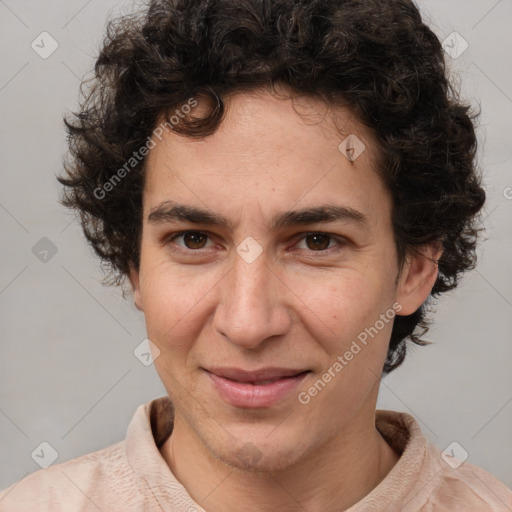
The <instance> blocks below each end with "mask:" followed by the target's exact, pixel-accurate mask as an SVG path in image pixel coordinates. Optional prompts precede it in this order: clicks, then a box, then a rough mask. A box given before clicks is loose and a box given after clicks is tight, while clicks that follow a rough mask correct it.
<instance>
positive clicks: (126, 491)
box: [0, 441, 137, 512]
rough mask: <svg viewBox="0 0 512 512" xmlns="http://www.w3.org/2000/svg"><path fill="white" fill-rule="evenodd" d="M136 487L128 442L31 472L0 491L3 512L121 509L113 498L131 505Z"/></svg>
mask: <svg viewBox="0 0 512 512" xmlns="http://www.w3.org/2000/svg"><path fill="white" fill-rule="evenodd" d="M136 487H137V478H136V475H135V473H134V471H133V470H132V468H131V466H130V465H129V463H128V459H127V457H126V442H125V441H121V442H119V443H117V444H114V445H111V446H109V447H107V448H104V449H102V450H98V451H95V452H91V453H88V454H85V455H82V456H80V457H77V458H75V459H72V460H69V461H67V462H63V463H60V464H55V465H53V466H50V467H48V468H46V469H40V470H38V471H36V472H34V473H31V474H30V475H28V476H26V477H25V478H23V479H21V480H19V481H18V482H16V483H14V484H13V485H11V486H10V487H8V488H7V489H5V490H3V491H1V492H0V511H2V512H11V511H12V512H14V511H16V512H24V511H29V510H31V511H32V510H34V509H37V510H38V511H39V512H45V511H48V512H50V511H51V512H60V511H66V512H85V511H87V512H88V511H89V510H91V511H92V510H94V511H97V510H118V508H117V505H119V503H118V504H115V503H112V502H111V500H112V497H113V496H124V497H126V499H127V501H126V503H128V502H129V499H130V496H135V494H133V493H134V489H136ZM123 501H125V499H124V498H123ZM132 510H134V508H132Z"/></svg>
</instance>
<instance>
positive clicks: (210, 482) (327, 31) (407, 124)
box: [0, 0, 512, 512]
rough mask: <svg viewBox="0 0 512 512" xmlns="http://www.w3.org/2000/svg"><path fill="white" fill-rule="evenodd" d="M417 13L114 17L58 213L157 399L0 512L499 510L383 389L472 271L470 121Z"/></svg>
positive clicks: (392, 6) (213, 9)
mask: <svg viewBox="0 0 512 512" xmlns="http://www.w3.org/2000/svg"><path fill="white" fill-rule="evenodd" d="M443 64H444V62H443V54H442V49H441V45H440V43H439V41H438V39H437V38H436V37H435V35H434V34H433V33H432V32H431V31H430V30H429V29H428V28H427V27H426V26H425V25H424V24H423V23H422V21H421V17H420V14H419V13H418V11H417V9H416V8H415V6H414V5H413V4H412V3H411V2H410V1H409V0H393V1H387V2H381V1H379V0H359V1H357V0H355V1H350V2H348V1H346V2H345V1H340V0H336V1H334V0H333V1H326V0H323V1H321V2H320V1H305V0H302V1H300V0H297V1H292V0H280V1H270V0H265V1H261V0H246V1H242V0H217V1H207V0H197V1H190V0H187V1H176V2H174V1H155V2H151V4H150V5H149V8H148V10H147V12H144V13H142V14H141V16H140V17H139V18H137V19H134V18H128V17H127V18H125V19H121V20H119V22H118V23H117V24H116V25H111V26H110V27H109V31H108V35H107V38H106V40H105V44H104V46H103V48H102V51H101V54H100V56H99V58H98V61H97V63H96V79H95V82H94V83H93V87H92V89H91V91H90V93H89V96H88V97H87V99H86V101H85V102H84V104H83V107H82V111H81V112H80V113H79V114H78V115H77V116H76V118H75V119H74V120H68V121H67V126H68V130H69V135H70V148H71V156H72V158H71V159H70V160H69V161H68V163H67V171H68V176H67V177H66V178H60V182H61V183H62V184H64V185H65V186H66V187H67V192H66V195H65V197H64V199H63V203H64V204H66V205H67V206H70V207H73V208H76V209H78V210H79V211H80V212H81V215H82V217H81V218H82V225H83V228H84V233H85V235H86V237H87V239H88V240H89V242H90V243H91V244H92V245H93V247H94V248H95V250H96V251H97V253H98V254H99V256H100V257H101V258H102V259H103V260H104V261H105V262H107V263H108V264H110V265H111V268H112V276H113V281H112V282H117V283H121V281H122V280H123V279H124V278H128V279H129V282H130V284H131V287H132V289H133V293H134V301H135V305H136V307H137V308H138V309H139V310H140V311H143V313H144V317H145V321H146V326H147V333H148V338H149V340H151V341H150V342H149V347H150V349H151V352H152V356H153V359H154V364H155V367H156V369H157V371H158V374H159V376H160V378H161V380H162V382H163V384H164V385H165V388H166V390H167V392H168V395H169V396H168V397H162V398H159V399H155V400H153V401H152V402H150V403H149V404H145V405H143V406H141V407H140V408H139V409H138V410H137V412H136V414H135V416H134V418H133V420H132V422H131V424H130V426H129V428H128V433H127V438H126V440H124V441H122V442H120V443H118V444H116V445H113V446H111V447H108V448H106V449H104V450H100V451H98V452H95V453H92V454H87V455H84V456H82V457H79V458H77V459H74V460H72V461H68V462H65V463H62V464H58V465H55V466H52V467H50V468H48V469H45V470H41V471H39V472H36V473H34V474H32V475H30V476H28V477H27V478H25V479H24V480H22V481H21V482H19V483H17V484H15V485H14V486H12V487H11V488H9V489H7V490H6V491H4V493H3V494H2V495H0V507H1V509H2V510H6V511H10V510H13V511H14V510H17V511H20V510H32V509H34V508H37V510H48V511H50V510H51V511H57V510H66V511H70V512H71V511H72V512H74V511H85V510H103V511H127V510H168V511H195V510H197V511H203V510H205V511H208V512H225V511H233V510H236V511H238V512H240V511H242V512H243V511H254V510H261V511H274V510H286V511H300V510H309V511H322V512H330V511H341V510H350V511H351V512H362V511H369V510H379V511H382V510H389V511H397V510H403V511H418V510H422V511H427V510H429V511H430V510H436V511H438V510H480V511H484V510H485V511H491V510H492V511H497V510H498V511H501V510H503V511H505V510H511V509H512V492H511V491H510V490H508V489H507V488H506V487H505V486H504V485H503V484H502V483H501V482H500V481H498V480H497V479H496V478H494V477H493V476H491V475H490V474H489V473H487V472H485V471H484V470H482V469H480V468H477V467H475V466H472V465H471V464H468V463H464V464H462V465H459V464H457V463H453V461H450V462H451V463H447V462H446V461H445V460H443V457H442V456H441V454H440V452H439V450H438V449H437V448H436V447H434V446H433V445H432V444H430V443H429V442H428V441H427V440H426V439H425V438H424V437H423V435H422V433H421V431H420V429H419V426H418V424H417V423H416V421H415V420H414V419H413V418H412V417H411V416H409V415H407V414H404V413H396V412H391V411H377V412H376V402H377V395H378V390H379V384H380V377H381V375H382V373H383V372H384V373H389V372H390V371H393V370H394V369H395V368H397V367H398V366H399V365H400V363H401V362H402V361H403V358H404V357H405V353H406V342H407V340H409V341H413V342H416V343H418V344H422V343H423V342H422V340H421V338H420V336H421V334H422V331H423V332H424V331H425V329H426V327H427V320H426V318H425V310H424V305H425V303H426V301H427V300H428V299H429V297H431V296H437V295H439V294H440V293H442V292H444V291H447V290H449V289H452V288H454V287H455V286H456V284H457V282H458V278H459V276H460V275H461V274H462V273H463V272H464V271H466V270H468V269H469V268H471V267H472V266H473V265H474V262H475V257H474V250H475V241H476V240H475V236H476V215H477V214H478V212H479V210H480V209H481V207H482V205H483V203H484V197H485V196H484V192H483V190H482V188H481V186H480V183H479V178H478V176H477V173H476V171H475V163H474V156H475V149H476V143H475V133H474V127H473V123H472V118H471V115H470V112H469V108H468V107H467V106H465V105H463V104H462V103H461V102H459V101H458V100H457V99H456V98H455V97H452V95H451V94H449V92H450V88H449V84H448V82H447V80H446V77H445V73H444V65H443Z"/></svg>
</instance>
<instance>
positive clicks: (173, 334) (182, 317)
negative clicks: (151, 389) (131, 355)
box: [141, 263, 219, 350]
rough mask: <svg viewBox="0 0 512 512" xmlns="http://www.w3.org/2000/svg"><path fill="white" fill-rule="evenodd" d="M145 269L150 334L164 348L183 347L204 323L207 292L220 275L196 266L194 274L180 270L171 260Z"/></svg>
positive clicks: (143, 295) (143, 283)
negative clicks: (201, 271)
mask: <svg viewBox="0 0 512 512" xmlns="http://www.w3.org/2000/svg"><path fill="white" fill-rule="evenodd" d="M144 270H145V272H144V280H143V281H141V298H142V301H143V304H144V316H145V321H146V327H147V332H148V337H149V338H150V339H151V340H154V341H155V342H156V343H157V345H158V346H161V350H168V349H169V348H171V346H172V348H173V350H174V349H175V350H180V349H181V348H183V347H182V346H184V345H185V344H186V343H187V342H188V340H189V339H190V338H191V337H192V336H193V335H195V334H197V333H198V332H199V330H200V329H201V326H202V324H204V318H203V317H204V315H205V314H207V312H206V311H205V304H206V303H207V302H208V294H209V293H210V292H214V287H215V285H216V284H218V282H219V278H218V277H217V278H215V277H216V276H213V275H210V274H208V273H201V274H199V273H198V272H197V269H196V272H195V275H194V273H193V270H192V271H187V270H183V269H181V270H180V272H178V271H177V269H176V267H174V268H173V267H172V266H171V265H169V264H168V263H163V264H160V265H157V266H152V267H151V268H149V267H146V269H144Z"/></svg>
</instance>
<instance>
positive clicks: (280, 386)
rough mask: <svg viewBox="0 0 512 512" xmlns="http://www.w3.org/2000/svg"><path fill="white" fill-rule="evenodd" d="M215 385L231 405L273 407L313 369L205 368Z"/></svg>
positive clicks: (221, 395)
mask: <svg viewBox="0 0 512 512" xmlns="http://www.w3.org/2000/svg"><path fill="white" fill-rule="evenodd" d="M206 372H207V374H208V376H209V377H210V381H211V382H212V384H213V387H214V388H215V390H216V391H217V393H218V394H219V395H220V397H221V398H222V399H223V400H224V401H225V402H227V403H228V404H230V405H233V406H235V407H244V408H262V407H270V406H271V405H274V404H276V403H278V402H279V401H281V400H283V399H284V398H286V397H287V396H288V395H290V393H291V392H292V391H293V390H294V389H295V388H296V387H297V386H298V385H299V384H300V383H301V382H302V381H303V380H304V378H305V377H306V376H307V375H308V374H309V373H310V370H304V369H300V368H264V369H260V370H254V371H247V370H242V369H239V368H211V369H209V370H206Z"/></svg>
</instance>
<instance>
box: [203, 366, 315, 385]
mask: <svg viewBox="0 0 512 512" xmlns="http://www.w3.org/2000/svg"><path fill="white" fill-rule="evenodd" d="M207 371H208V372H210V373H213V374H215V375H217V376H219V377H224V378H225V379H230V380H236V381H238V382H258V381H262V380H274V379H279V378H283V377H292V376H294V375H298V374H299V373H304V372H307V371H309V370H307V369H304V368H261V369H259V370H252V371H247V370H242V369H240V368H210V369H207Z"/></svg>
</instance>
